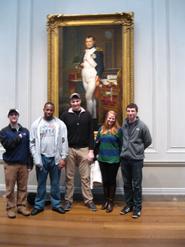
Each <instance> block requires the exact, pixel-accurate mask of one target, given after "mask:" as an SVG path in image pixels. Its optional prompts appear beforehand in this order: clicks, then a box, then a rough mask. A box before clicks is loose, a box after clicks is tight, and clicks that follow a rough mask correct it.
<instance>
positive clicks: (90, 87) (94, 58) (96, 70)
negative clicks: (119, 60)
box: [80, 35, 104, 119]
mask: <svg viewBox="0 0 185 247" xmlns="http://www.w3.org/2000/svg"><path fill="white" fill-rule="evenodd" d="M85 48H86V49H85V52H84V54H83V57H82V62H81V64H80V66H81V68H82V82H83V86H84V89H85V98H86V104H87V110H88V111H89V112H90V113H91V115H92V118H94V119H96V118H97V116H96V100H95V98H94V92H95V89H96V86H97V85H99V82H100V78H101V77H102V73H103V70H104V64H103V51H102V50H101V49H98V48H96V40H95V38H94V37H93V36H92V35H89V36H87V37H86V38H85Z"/></svg>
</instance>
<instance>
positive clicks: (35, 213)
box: [31, 208, 44, 216]
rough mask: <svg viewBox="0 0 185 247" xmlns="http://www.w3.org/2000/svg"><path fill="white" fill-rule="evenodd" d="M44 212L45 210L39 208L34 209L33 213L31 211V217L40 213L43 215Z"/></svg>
mask: <svg viewBox="0 0 185 247" xmlns="http://www.w3.org/2000/svg"><path fill="white" fill-rule="evenodd" d="M42 211H44V209H43V208H41V209H39V208H33V209H32V211H31V215H32V216H34V215H37V214H39V213H41V212H42Z"/></svg>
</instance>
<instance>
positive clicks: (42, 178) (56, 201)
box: [34, 155, 61, 209]
mask: <svg viewBox="0 0 185 247" xmlns="http://www.w3.org/2000/svg"><path fill="white" fill-rule="evenodd" d="M42 163H43V168H39V167H36V175H37V183H38V187H37V195H36V198H35V206H34V207H35V208H37V209H43V208H44V206H45V197H46V181H47V177H48V174H49V177H50V184H51V195H50V199H51V205H52V207H53V208H59V207H60V206H61V196H60V175H61V170H60V169H59V168H58V166H57V165H56V164H55V160H54V158H53V157H49V158H48V157H46V156H44V155H42Z"/></svg>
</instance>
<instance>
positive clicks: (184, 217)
mask: <svg viewBox="0 0 185 247" xmlns="http://www.w3.org/2000/svg"><path fill="white" fill-rule="evenodd" d="M4 207H5V200H4V198H3V197H1V198H0V246H3V247H27V246H29V247H36V246H37V247H45V246H46V247H47V246H50V247H58V246H60V247H63V246H65V247H68V246H70V247H73V246H74V247H83V246H89V247H92V246H93V247H94V246H96V247H100V246H101V247H102V246H106V247H110V246H111V247H113V246H114V247H115V246H124V247H127V246H142V247H145V246H146V247H153V246H155V247H165V246H167V247H176V246H185V202H182V201H179V202H178V201H171V202H169V201H168V202H164V201H160V202H159V201H144V203H143V212H142V217H141V218H139V219H137V220H134V219H132V217H131V214H128V215H125V216H121V215H120V214H119V211H120V209H121V208H122V204H121V202H119V203H117V204H116V206H115V209H114V211H113V212H112V213H110V214H107V213H105V212H104V211H102V210H100V205H98V211H97V212H91V211H89V209H87V208H86V207H84V205H83V203H80V202H78V203H75V204H74V206H73V209H72V211H70V212H69V213H66V214H65V215H59V214H57V213H56V212H54V211H51V210H50V207H47V208H46V209H45V211H44V212H43V213H41V214H39V215H37V216H30V217H24V216H22V215H17V218H16V219H8V218H7V216H6V212H5V209H4Z"/></svg>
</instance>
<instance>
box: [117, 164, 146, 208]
mask: <svg viewBox="0 0 185 247" xmlns="http://www.w3.org/2000/svg"><path fill="white" fill-rule="evenodd" d="M142 168H143V160H126V159H122V160H121V171H122V176H123V183H124V194H125V201H126V204H127V205H128V206H130V207H133V209H134V210H135V211H140V210H141V208H142V177H143V176H142Z"/></svg>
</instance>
